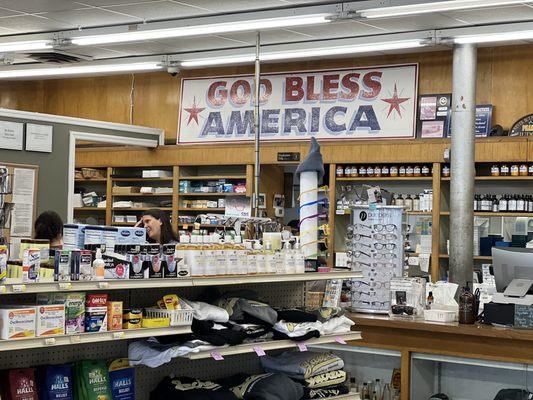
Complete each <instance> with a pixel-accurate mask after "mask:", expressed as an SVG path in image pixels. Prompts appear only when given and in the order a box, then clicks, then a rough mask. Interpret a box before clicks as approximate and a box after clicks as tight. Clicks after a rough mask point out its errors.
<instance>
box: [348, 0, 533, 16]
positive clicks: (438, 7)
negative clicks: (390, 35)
mask: <svg viewBox="0 0 533 400" xmlns="http://www.w3.org/2000/svg"><path fill="white" fill-rule="evenodd" d="M532 1H533V0H448V1H436V2H432V3H421V4H408V5H404V6H393V7H380V8H369V9H367V10H361V11H360V12H359V15H361V16H362V17H364V18H385V17H401V16H404V15H416V14H427V13H436V12H443V11H455V10H466V9H471V8H486V7H496V6H507V5H512V4H523V3H531V2H532Z"/></svg>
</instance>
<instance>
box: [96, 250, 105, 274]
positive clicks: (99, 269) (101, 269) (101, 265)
mask: <svg viewBox="0 0 533 400" xmlns="http://www.w3.org/2000/svg"><path fill="white" fill-rule="evenodd" d="M104 275H105V262H104V260H103V259H102V250H101V249H100V248H97V249H96V255H95V257H94V261H93V276H94V279H95V280H97V281H102V280H104Z"/></svg>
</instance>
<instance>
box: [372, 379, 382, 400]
mask: <svg viewBox="0 0 533 400" xmlns="http://www.w3.org/2000/svg"><path fill="white" fill-rule="evenodd" d="M382 391H383V388H382V387H381V379H379V378H377V379H376V380H375V381H374V392H375V393H376V395H377V399H378V400H380V399H381V395H382V394H383V393H382Z"/></svg>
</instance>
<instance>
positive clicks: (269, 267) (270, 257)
mask: <svg viewBox="0 0 533 400" xmlns="http://www.w3.org/2000/svg"><path fill="white" fill-rule="evenodd" d="M264 247H265V250H264V251H265V267H266V272H267V274H275V273H276V258H275V254H274V250H272V243H271V242H270V240H265V246H264Z"/></svg>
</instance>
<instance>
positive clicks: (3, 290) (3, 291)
mask: <svg viewBox="0 0 533 400" xmlns="http://www.w3.org/2000/svg"><path fill="white" fill-rule="evenodd" d="M6 292H7V288H6V287H5V286H4V285H2V286H0V293H6Z"/></svg>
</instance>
